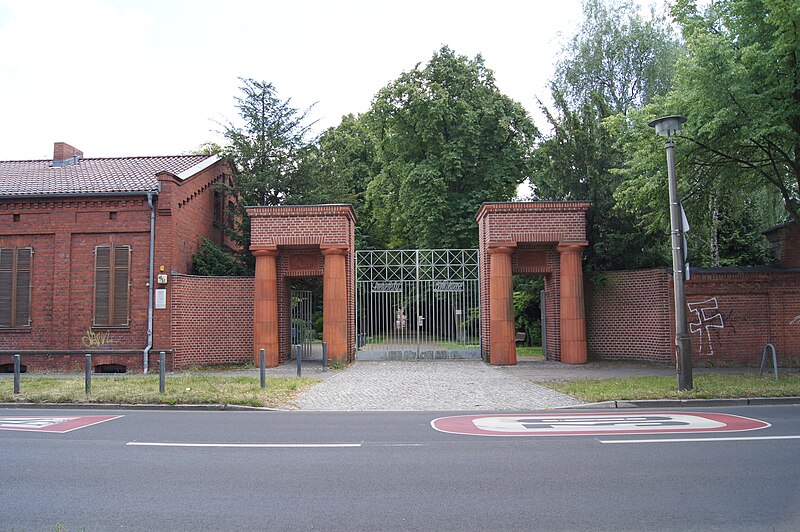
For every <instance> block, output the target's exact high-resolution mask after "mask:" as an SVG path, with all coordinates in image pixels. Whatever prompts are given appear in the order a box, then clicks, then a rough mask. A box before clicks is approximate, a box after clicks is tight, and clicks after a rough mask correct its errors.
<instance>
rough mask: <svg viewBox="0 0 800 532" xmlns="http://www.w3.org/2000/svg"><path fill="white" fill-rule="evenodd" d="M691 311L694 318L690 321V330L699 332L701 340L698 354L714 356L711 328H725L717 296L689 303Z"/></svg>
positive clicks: (694, 332)
mask: <svg viewBox="0 0 800 532" xmlns="http://www.w3.org/2000/svg"><path fill="white" fill-rule="evenodd" d="M687 304H688V306H689V312H691V313H692V314H694V320H693V321H691V322H689V332H690V333H692V334H697V336H698V339H699V340H700V349H699V351H698V354H700V355H701V356H714V344H713V343H712V341H711V329H724V328H725V320H724V319H723V318H722V313H721V312H720V311H719V303H718V302H717V298H716V297H712V298H711V299H706V300H705V301H696V302H694V303H687Z"/></svg>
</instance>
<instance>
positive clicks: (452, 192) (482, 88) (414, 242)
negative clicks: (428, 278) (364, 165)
mask: <svg viewBox="0 0 800 532" xmlns="http://www.w3.org/2000/svg"><path fill="white" fill-rule="evenodd" d="M363 119H364V120H365V121H366V123H367V125H368V128H369V131H370V137H371V141H372V142H373V143H374V148H375V162H376V165H377V166H376V169H377V173H376V174H375V175H374V176H373V177H372V179H371V180H370V182H369V184H368V185H367V192H366V200H367V208H368V210H369V212H370V215H371V216H372V218H373V220H374V226H375V229H376V230H377V232H378V234H380V235H381V237H382V240H383V242H382V243H383V245H386V246H389V247H393V248H401V247H430V248H433V247H471V246H476V245H477V241H478V234H477V225H476V222H475V214H476V213H477V211H478V210H479V208H480V205H481V203H483V202H486V201H507V200H510V199H511V198H512V197H513V196H514V195H515V192H516V187H517V185H518V184H519V183H521V182H522V181H523V180H524V179H525V178H526V177H527V176H528V174H529V168H530V155H531V151H532V148H533V144H534V139H535V134H536V129H535V128H534V125H533V122H532V120H531V119H530V117H529V115H528V113H527V112H526V111H525V109H524V108H523V107H522V106H521V105H520V104H519V103H517V102H515V101H514V100H512V99H511V98H509V97H508V96H506V95H504V94H502V93H501V92H500V91H499V89H498V88H497V86H496V85H495V80H494V74H493V72H492V71H491V70H490V69H489V68H487V67H486V65H485V64H484V61H483V59H482V58H481V57H480V56H477V57H476V58H475V59H469V58H467V57H465V56H461V55H457V54H456V53H455V52H454V51H453V50H451V49H450V48H448V47H446V46H445V47H443V48H441V49H440V50H439V51H438V52H436V53H435V54H434V55H433V57H432V58H431V60H430V61H429V62H428V63H427V64H426V65H425V66H424V67H422V66H420V65H417V66H416V67H415V68H414V69H412V70H410V71H408V72H405V73H403V74H401V75H400V77H399V78H397V79H396V80H395V81H393V82H391V83H390V84H389V85H387V86H386V87H384V88H383V89H381V90H380V91H379V92H378V94H377V96H376V97H375V99H374V101H373V103H372V107H371V109H370V111H369V112H368V113H367V114H366V115H365V116H364V117H363Z"/></svg>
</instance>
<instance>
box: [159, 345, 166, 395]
mask: <svg viewBox="0 0 800 532" xmlns="http://www.w3.org/2000/svg"><path fill="white" fill-rule="evenodd" d="M166 358H167V354H166V353H165V352H164V351H161V352H160V353H159V354H158V393H164V389H165V387H166V386H165V382H164V377H165V375H166V373H165V371H166V370H165V368H164V366H166V365H167V364H166V360H165V359H166Z"/></svg>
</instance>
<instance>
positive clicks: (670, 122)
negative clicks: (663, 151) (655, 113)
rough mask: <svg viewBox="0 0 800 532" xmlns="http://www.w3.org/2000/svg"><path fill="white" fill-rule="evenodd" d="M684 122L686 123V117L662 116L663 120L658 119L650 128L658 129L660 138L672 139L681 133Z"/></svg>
mask: <svg viewBox="0 0 800 532" xmlns="http://www.w3.org/2000/svg"><path fill="white" fill-rule="evenodd" d="M684 122H686V117H685V116H680V115H672V116H662V117H661V118H656V119H655V120H653V121H652V122H650V123H649V124H648V125H649V126H650V127H654V128H656V134H657V135H658V136H660V137H667V138H670V137H671V136H672V135H675V134H677V133H680V131H681V124H683V123H684Z"/></svg>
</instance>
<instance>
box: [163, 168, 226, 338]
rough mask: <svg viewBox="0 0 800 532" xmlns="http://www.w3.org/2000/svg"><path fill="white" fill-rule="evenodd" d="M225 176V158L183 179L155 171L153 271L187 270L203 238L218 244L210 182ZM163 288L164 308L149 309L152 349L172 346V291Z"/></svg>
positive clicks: (217, 229) (221, 235) (216, 181)
mask: <svg viewBox="0 0 800 532" xmlns="http://www.w3.org/2000/svg"><path fill="white" fill-rule="evenodd" d="M226 175H230V169H229V168H228V166H227V163H225V161H218V162H217V163H215V164H213V165H211V166H209V167H208V168H206V169H204V170H203V171H201V172H199V173H197V174H195V175H194V176H192V177H190V178H189V179H185V180H181V179H179V178H178V177H177V176H175V175H173V174H170V173H169V172H162V173H160V174H158V176H157V177H158V180H159V183H160V185H161V191H160V192H159V195H158V198H157V201H156V249H155V269H156V272H155V273H156V274H158V273H159V272H158V270H159V267H161V266H163V267H164V273H167V274H171V273H172V272H177V273H190V272H191V271H192V255H194V253H195V252H196V251H197V250H198V249H199V248H200V244H201V242H202V240H203V238H208V239H209V240H211V241H213V242H216V243H218V244H219V243H222V241H223V240H222V239H223V234H222V233H223V232H222V229H221V228H219V227H216V226H215V225H214V223H213V216H214V184H215V183H219V182H221V181H222V180H223V179H225V176H226ZM154 281H155V279H154ZM166 288H168V289H167V305H166V308H164V309H155V310H154V311H153V316H154V322H153V349H154V350H156V351H169V350H171V349H172V345H171V325H170V317H171V314H170V308H171V297H172V290H170V289H169V287H166Z"/></svg>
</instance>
